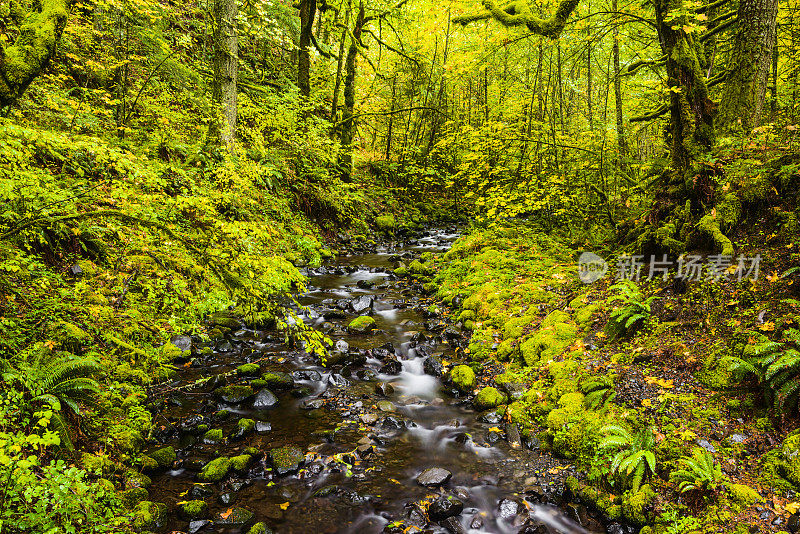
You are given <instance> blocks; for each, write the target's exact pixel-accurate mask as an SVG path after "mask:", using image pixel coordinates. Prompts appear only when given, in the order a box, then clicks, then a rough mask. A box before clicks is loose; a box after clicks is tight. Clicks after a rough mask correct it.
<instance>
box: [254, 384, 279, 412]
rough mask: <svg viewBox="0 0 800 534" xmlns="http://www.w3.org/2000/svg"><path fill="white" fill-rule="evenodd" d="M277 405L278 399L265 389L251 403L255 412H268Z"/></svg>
mask: <svg viewBox="0 0 800 534" xmlns="http://www.w3.org/2000/svg"><path fill="white" fill-rule="evenodd" d="M278 403H279V401H278V397H276V396H275V394H274V393H272V392H271V391H270V390H268V389H267V388H264V389H262V390H261V391H259V392H258V393H257V394H256V398H255V400H254V401H253V408H255V409H256V410H269V409H270V408H274V407H276V406H277V405H278Z"/></svg>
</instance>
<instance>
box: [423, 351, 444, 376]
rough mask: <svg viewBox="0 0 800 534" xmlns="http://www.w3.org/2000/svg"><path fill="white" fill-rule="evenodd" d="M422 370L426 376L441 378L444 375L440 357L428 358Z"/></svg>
mask: <svg viewBox="0 0 800 534" xmlns="http://www.w3.org/2000/svg"><path fill="white" fill-rule="evenodd" d="M422 369H423V371H425V374H427V375H431V376H435V377H436V378H441V377H442V374H443V373H444V369H443V367H442V360H440V359H439V357H438V356H428V357H427V358H425V361H424V362H423V364H422Z"/></svg>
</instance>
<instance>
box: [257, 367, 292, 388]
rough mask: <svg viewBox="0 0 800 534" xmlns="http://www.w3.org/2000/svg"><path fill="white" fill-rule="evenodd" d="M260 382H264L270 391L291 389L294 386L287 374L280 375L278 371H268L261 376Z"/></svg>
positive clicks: (290, 376)
mask: <svg viewBox="0 0 800 534" xmlns="http://www.w3.org/2000/svg"><path fill="white" fill-rule="evenodd" d="M261 380H263V381H264V382H266V386H267V387H268V388H269V389H270V390H274V391H281V390H286V389H292V386H294V379H293V378H292V375H290V374H289V373H282V372H280V371H270V372H268V373H264V374H263V375H261Z"/></svg>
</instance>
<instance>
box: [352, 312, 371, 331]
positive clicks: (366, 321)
mask: <svg viewBox="0 0 800 534" xmlns="http://www.w3.org/2000/svg"><path fill="white" fill-rule="evenodd" d="M347 330H348V331H349V332H350V333H351V334H366V333H368V332H372V331H373V330H375V319H373V318H372V317H369V316H366V315H362V316H361V317H356V318H355V319H353V320H352V321H350V324H348V325H347Z"/></svg>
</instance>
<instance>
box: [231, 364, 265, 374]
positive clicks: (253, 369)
mask: <svg viewBox="0 0 800 534" xmlns="http://www.w3.org/2000/svg"><path fill="white" fill-rule="evenodd" d="M260 372H261V368H260V367H259V366H258V364H255V363H244V364H242V365H240V366H239V367H237V368H236V373H237V374H239V375H243V376H256V375H258V374H259V373H260Z"/></svg>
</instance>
